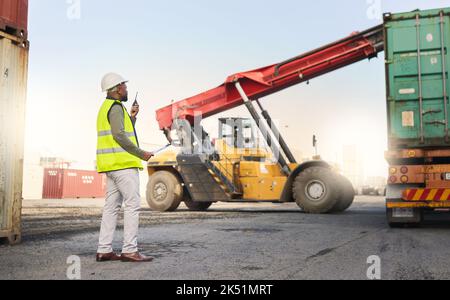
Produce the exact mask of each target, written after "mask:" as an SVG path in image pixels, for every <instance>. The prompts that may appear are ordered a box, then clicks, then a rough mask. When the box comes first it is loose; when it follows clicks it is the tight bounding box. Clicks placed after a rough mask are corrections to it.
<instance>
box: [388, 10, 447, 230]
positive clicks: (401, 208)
mask: <svg viewBox="0 0 450 300" xmlns="http://www.w3.org/2000/svg"><path fill="white" fill-rule="evenodd" d="M384 21H385V26H384V27H385V52H386V83H387V103H388V105H387V107H388V120H389V124H388V127H389V151H388V152H387V153H386V159H387V161H388V162H389V182H388V187H387V196H386V207H387V217H388V221H389V224H390V225H391V226H393V227H398V226H404V225H405V224H420V223H421V222H422V220H423V218H424V212H426V211H430V212H432V211H436V210H437V211H443V210H444V211H450V137H449V119H450V118H449V116H450V115H449V112H450V105H449V95H448V93H449V91H450V84H449V78H448V77H449V70H450V57H449V50H450V8H443V9H435V10H424V11H413V12H410V13H401V14H385V16H384Z"/></svg>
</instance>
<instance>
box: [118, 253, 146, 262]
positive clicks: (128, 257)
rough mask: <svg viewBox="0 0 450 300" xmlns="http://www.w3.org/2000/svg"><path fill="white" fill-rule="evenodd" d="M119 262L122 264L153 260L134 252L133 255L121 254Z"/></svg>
mask: <svg viewBox="0 0 450 300" xmlns="http://www.w3.org/2000/svg"><path fill="white" fill-rule="evenodd" d="M121 260H122V262H151V261H153V258H152V257H147V256H144V255H142V254H140V253H139V252H135V253H122V256H121Z"/></svg>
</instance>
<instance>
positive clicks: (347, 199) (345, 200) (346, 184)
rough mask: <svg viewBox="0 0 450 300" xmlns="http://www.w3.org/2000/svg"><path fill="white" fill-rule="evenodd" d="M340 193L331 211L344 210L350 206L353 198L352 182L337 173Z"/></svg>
mask: <svg viewBox="0 0 450 300" xmlns="http://www.w3.org/2000/svg"><path fill="white" fill-rule="evenodd" d="M338 179H339V185H340V189H341V195H340V197H339V199H338V201H337V203H336V205H335V206H334V207H333V212H344V211H346V210H347V209H348V208H350V206H352V204H353V201H354V200H355V189H354V187H353V184H352V183H351V182H350V180H348V179H347V178H346V177H344V176H342V175H338Z"/></svg>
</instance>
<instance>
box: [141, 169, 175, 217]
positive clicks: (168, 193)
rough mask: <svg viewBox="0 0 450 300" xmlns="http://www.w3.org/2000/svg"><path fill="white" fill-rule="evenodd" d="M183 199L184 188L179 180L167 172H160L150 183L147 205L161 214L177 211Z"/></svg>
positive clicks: (151, 178)
mask: <svg viewBox="0 0 450 300" xmlns="http://www.w3.org/2000/svg"><path fill="white" fill-rule="evenodd" d="M182 199H183V187H182V186H181V182H180V181H179V179H178V178H177V177H176V176H175V175H174V174H172V173H170V172H167V171H158V172H156V173H155V174H153V175H152V176H150V179H149V181H148V185H147V203H148V206H150V208H151V209H152V210H155V211H159V212H171V211H175V210H176V209H177V208H178V207H179V206H180V203H181V200H182Z"/></svg>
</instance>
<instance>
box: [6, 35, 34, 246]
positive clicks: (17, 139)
mask: <svg viewBox="0 0 450 300" xmlns="http://www.w3.org/2000/svg"><path fill="white" fill-rule="evenodd" d="M23 45H25V46H26V44H24V43H22V42H20V41H19V40H16V39H15V38H14V37H13V38H12V39H10V38H8V35H5V34H4V33H3V32H0V74H1V76H0V238H5V237H6V238H8V239H9V242H10V243H16V242H19V241H20V238H21V209H22V184H23V179H22V177H23V159H24V130H25V103H26V89H27V77H28V48H27V47H22V46H23Z"/></svg>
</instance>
